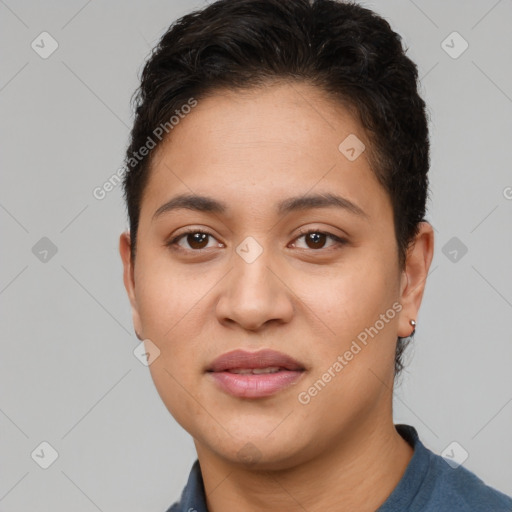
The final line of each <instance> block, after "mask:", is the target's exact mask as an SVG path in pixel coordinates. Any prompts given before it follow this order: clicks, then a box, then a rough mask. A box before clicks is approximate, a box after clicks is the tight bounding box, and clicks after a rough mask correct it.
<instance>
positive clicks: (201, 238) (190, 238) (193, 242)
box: [186, 232, 210, 249]
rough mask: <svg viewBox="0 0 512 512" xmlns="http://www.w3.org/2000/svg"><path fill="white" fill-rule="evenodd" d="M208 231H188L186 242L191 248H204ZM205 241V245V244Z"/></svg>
mask: <svg viewBox="0 0 512 512" xmlns="http://www.w3.org/2000/svg"><path fill="white" fill-rule="evenodd" d="M209 236H210V235H208V233H201V232H197V233H188V234H187V235H186V240H187V243H188V244H189V245H190V247H191V248H192V249H204V248H205V247H206V245H208V237H209ZM205 241H206V245H204V244H205Z"/></svg>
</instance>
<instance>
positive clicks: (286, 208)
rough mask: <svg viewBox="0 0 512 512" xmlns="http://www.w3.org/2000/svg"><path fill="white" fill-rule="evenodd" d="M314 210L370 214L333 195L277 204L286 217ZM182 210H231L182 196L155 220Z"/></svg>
mask: <svg viewBox="0 0 512 512" xmlns="http://www.w3.org/2000/svg"><path fill="white" fill-rule="evenodd" d="M312 208H341V209H344V210H346V211H348V212H350V213H352V214H354V215H357V216H359V217H364V218H368V214H367V213H366V212H365V211H364V210H363V209H362V208H361V207H360V206H358V205H357V204H355V203H353V202H352V201H350V200H349V199H347V198H346V197H342V196H339V195H336V194H331V193H325V194H309V195H303V196H296V197H290V198H288V199H285V200H283V201H280V202H279V203H278V204H277V214H278V215H285V214H287V213H291V212H296V211H304V210H309V209H312ZM180 209H187V210H194V211H198V212H206V213H216V214H217V213H218V214H221V213H225V212H226V211H227V210H228V209H229V208H228V205H227V204H226V203H223V202H222V201H218V200H217V199H214V198H212V197H208V196H202V195H197V194H181V195H179V196H176V197H173V198H172V199H171V200H169V201H167V202H166V203H165V204H163V205H162V206H160V208H158V209H157V210H156V211H155V213H154V214H153V220H154V219H155V218H157V217H159V216H160V215H162V214H164V213H168V212H171V211H174V210H180Z"/></svg>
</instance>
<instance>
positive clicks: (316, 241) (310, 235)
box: [293, 229, 347, 250]
mask: <svg viewBox="0 0 512 512" xmlns="http://www.w3.org/2000/svg"><path fill="white" fill-rule="evenodd" d="M302 237H305V243H306V245H307V247H305V248H306V249H313V250H318V249H325V248H326V247H325V242H326V240H327V239H331V240H332V241H333V242H334V243H333V244H332V245H331V246H328V247H327V248H329V247H333V246H336V245H344V244H346V243H347V240H345V239H343V238H340V237H338V236H336V235H333V234H332V233H326V232H325V231H320V230H318V229H310V230H308V231H301V233H300V236H298V237H297V238H296V239H295V240H299V239H300V238H302ZM293 245H295V244H293Z"/></svg>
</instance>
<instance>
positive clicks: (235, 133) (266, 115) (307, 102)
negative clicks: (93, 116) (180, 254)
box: [143, 83, 389, 215]
mask: <svg viewBox="0 0 512 512" xmlns="http://www.w3.org/2000/svg"><path fill="white" fill-rule="evenodd" d="M364 148H366V149H364ZM347 149H348V150H349V152H348V153H347V151H346V150H347ZM368 149H369V142H368V140H367V137H366V135H365V133H364V131H363V129H362V127H361V126H360V124H359V123H358V121H357V120H356V119H355V118H354V117H353V116H352V115H351V114H350V113H349V111H348V110H346V109H345V108H344V107H343V106H342V105H341V104H340V103H338V102H335V101H334V100H332V99H330V98H328V97H327V96H326V95H325V94H324V93H323V92H322V91H320V90H318V89H316V88H315V87H313V86H309V85H305V84H298V83H294V84H286V83H285V84H277V85H272V86H269V87H266V88H258V89H251V90H245V91H219V92H216V93H214V94H212V95H211V96H209V97H206V98H204V99H201V100H199V101H198V104H197V106H196V107H195V108H194V109H193V110H192V111H191V112H190V114H188V115H186V116H184V117H183V118H182V119H181V120H180V121H179V123H178V124H177V125H176V126H175V127H174V128H173V130H172V132H171V133H170V136H169V137H168V138H167V139H166V140H164V142H163V143H162V144H161V145H160V146H159V147H158V148H157V150H156V153H155V155H154V157H153V162H152V168H151V174H150V179H149V180H148V184H147V187H146V191H145V194H144V196H145V197H144V200H143V209H145V208H146V209H152V210H153V211H152V212H151V215H152V214H153V213H154V211H155V210H156V209H157V208H159V207H160V206H161V205H162V204H163V203H164V202H166V201H168V200H169V199H170V198H171V197H172V196H174V195H178V194H190V193H197V194H202V195H208V196H212V195H215V196H217V197H219V198H224V199H225V201H224V202H226V203H227V204H236V203H238V205H239V206H244V207H246V208H247V209H248V210H251V211H252V213H253V214H254V213H256V214H257V213H259V212H262V211H266V210H268V209H269V206H270V204H271V203H272V205H273V206H272V208H274V209H275V207H274V205H275V204H277V203H278V202H282V200H283V199H284V198H286V197H288V196H297V195H300V194H307V193H309V192H318V193H325V192H327V191H329V192H336V193H337V194H340V195H342V196H343V197H346V198H347V199H349V200H352V202H354V203H355V204H358V205H359V206H360V207H361V208H362V209H363V210H364V211H366V212H368V213H369V214H370V215H371V212H372V211H376V210H378V209H379V208H381V207H382V204H380V203H383V204H384V203H388V202H389V200H388V197H387V195H386V194H385V192H384V190H383V189H382V188H381V186H380V184H379V183H378V181H377V180H376V178H375V175H374V173H373V171H372V170H371V167H370V161H369V151H368ZM358 155H359V156H358ZM354 156H356V158H353V157H354ZM388 206H389V205H388ZM147 213H149V210H148V212H147Z"/></svg>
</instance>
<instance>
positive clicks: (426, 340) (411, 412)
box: [0, 0, 512, 512]
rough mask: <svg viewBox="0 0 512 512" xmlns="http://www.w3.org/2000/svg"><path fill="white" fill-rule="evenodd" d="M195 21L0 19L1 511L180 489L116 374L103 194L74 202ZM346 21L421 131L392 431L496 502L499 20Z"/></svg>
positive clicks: (161, 434) (506, 283) (124, 360)
mask: <svg viewBox="0 0 512 512" xmlns="http://www.w3.org/2000/svg"><path fill="white" fill-rule="evenodd" d="M200 5H202V4H200V3H198V2H185V1H170V0H168V1H151V2H142V1H138V2H136V1H131V2H122V1H121V0H116V1H109V2H90V1H89V2H87V1H83V0H79V1H78V0H77V1H70V0H67V1H64V0H54V1H47V2H36V1H28V0H27V1H23V2H15V1H14V0H0V43H1V44H0V52H1V75H0V106H1V118H0V130H1V133H0V137H1V139H0V140H1V156H0V158H1V161H0V165H1V169H2V174H1V188H0V222H1V226H2V245H1V248H2V249H1V256H2V260H1V261H2V264H1V266H0V302H1V311H2V324H1V332H2V337H1V344H2V345H1V356H0V431H1V435H0V458H1V463H0V510H1V511H4V512H14V511H24V512H25V511H28V510H38V511H54V512H56V511H64V510H73V511H75V512H81V511H84V512H85V511H95V510H101V511H105V512H106V511H120V510H123V511H126V512H129V511H143V510H144V511H150V510H154V511H163V510H165V509H166V508H167V507H168V506H169V505H170V504H171V503H172V502H173V501H174V500H175V499H176V498H177V497H178V495H179V494H180V492H181V489H182V487H183V486H184V484H185V482H186V478H187V475H188V472H189V469H190V465H191V464H192V462H193V460H194V459H195V451H194V446H193V443H192V440H191V439H190V437H189V435H188V434H187V433H186V432H184V431H183V430H182V429H181V428H180V427H179V426H178V425H177V424H176V422H175V421H174V420H173V418H172V417H171V416H170V414H169V413H168V412H167V410H166V409H165V407H164V405H163V404H162V403H161V401H160V398H159V396H158V394H157V392H156V390H155V388H154V386H153V383H152V381H151V378H150V375H149V370H148V368H147V367H145V366H144V365H143V364H141V363H140V362H139V360H138V359H136V358H135V357H134V355H133V350H134V349H135V347H136V346H137V345H138V340H137V339H136V337H135V336H134V335H133V330H132V324H131V314H130V308H129V303H128V299H127V298H126V296H125V291H124V288H123V284H122V269H121V261H120V258H119V256H118V252H117V244H118V235H119V233H120V232H121V231H122V230H123V229H125V228H126V227H127V223H126V219H125V210H124V205H123V202H122V196H121V188H120V187H117V188H116V189H115V190H113V191H112V192H110V193H109V194H108V195H107V197H105V199H103V200H97V199H95V198H94V196H93V193H92V191H93V189H94V188H95V187H97V186H101V185H102V184H103V183H104V182H105V181H106V180H107V179H108V178H109V177H110V176H111V175H112V174H114V173H115V172H116V170H117V169H118V168H119V167H120V166H121V164H122V158H123V152H124V149H125V145H126V143H127V140H128V130H129V126H130V123H131V119H132V117H131V115H132V114H131V110H130V104H129V100H130V96H131V94H132V92H133V91H134V90H135V88H136V86H137V83H138V82H137V74H138V72H139V71H140V69H141V67H142V63H143V61H144V59H145V58H146V56H147V55H148V52H149V50H150V47H151V46H152V45H154V44H155V43H156V42H157V40H158V38H159V36H160V35H161V34H162V33H163V31H164V30H165V29H166V28H167V26H168V25H169V24H170V23H171V22H172V21H173V20H174V19H176V18H177V17H179V16H181V15H183V14H185V13H186V12H188V11H190V10H192V9H193V8H195V7H198V6H200ZM364 5H367V6H369V7H371V8H374V9H376V10H377V11H378V12H379V13H381V14H383V15H384V16H385V17H386V18H387V19H388V20H389V21H390V23H391V24H392V26H393V28H394V29H395V30H397V31H398V32H399V33H400V34H401V35H402V36H403V37H404V40H405V43H406V45H407V46H408V47H409V55H410V56H411V57H412V58H413V59H414V60H415V61H416V62H417V63H418V65H419V68H420V74H421V76H422V88H423V95H424V97H425V99H426V101H427V103H428V104H429V107H430V112H431V117H432V121H431V133H432V148H433V149H432V169H431V191H432V200H431V201H430V203H429V217H428V218H429V220H431V222H432V224H433V226H434V228H435V230H436V247H435V256H434V261H433V263H432V267H431V275H430V277H429V280H428V283H427V288H426V292H425V298H424V303H423V306H422V309H421V312H420V315H419V318H418V319H417V320H418V327H417V330H416V332H417V335H416V339H415V343H414V348H413V349H411V350H410V351H409V353H408V357H407V359H408V360H409V367H408V369H407V370H406V372H405V373H404V376H403V378H402V381H401V386H400V387H399V388H398V389H397V390H396V400H395V420H396V422H397V423H398V422H405V423H409V424H412V425H415V426H416V428H417V429H418V431H419V433H420V436H421V437H422V439H423V440H424V442H425V444H426V445H427V446H429V447H430V448H431V449H432V450H434V451H436V452H438V453H441V452H443V450H444V449H445V448H446V447H447V446H448V445H450V443H452V442H453V441H457V442H458V443H459V444H460V445H461V446H462V447H463V448H464V449H465V450H466V451H467V452H468V453H469V457H468V458H467V460H466V461H465V462H464V466H465V467H467V468H468V469H470V470H472V471H474V472H476V473H477V474H478V475H479V476H480V477H481V478H482V479H484V480H485V481H486V482H487V483H489V484H490V485H492V486H494V487H496V488H498V489H500V490H502V491H504V492H506V493H508V494H512V465H511V461H512V436H510V432H511V426H512V372H511V370H510V368H511V362H512V343H511V341H512V336H511V334H510V320H511V318H512V314H511V313H512V271H511V266H510V262H511V258H510V255H511V254H512V229H511V227H512V226H511V220H512V200H511V198H512V188H511V187H512V173H511V167H510V158H509V151H510V146H511V143H512V138H511V136H512V116H511V114H512V72H511V66H510V63H511V62H512V36H511V31H510V26H511V21H512V1H511V0H501V1H496V0H485V1H484V0H479V1H471V2H468V1H462V0H459V1H445V0H443V1H441V0H438V1H429V2H427V1H420V0H416V1H415V2H413V1H407V0H400V1H398V0H396V1H381V2H376V1H375V2H365V4H364ZM43 31H47V32H49V33H50V34H51V36H52V37H53V38H54V39H55V40H56V41H57V42H58V45H59V47H58V49H57V50H56V51H55V52H54V53H53V54H52V55H51V56H49V57H48V58H46V59H43V58H41V57H40V55H39V54H38V53H36V51H34V50H33V49H32V47H31V43H32V41H34V40H36V43H37V41H40V39H38V36H39V34H40V33H41V32H43ZM453 31H457V32H458V33H460V34H461V36H462V37H463V38H464V39H465V40H466V41H467V42H468V43H469V47H468V49H467V50H466V51H465V52H464V53H462V54H461V55H460V56H458V58H453V57H452V56H450V55H449V54H448V53H447V52H446V51H445V49H444V48H443V46H442V41H444V40H445V39H446V38H447V36H449V34H451V33H452V32H453ZM452 41H453V42H452ZM39 44H40V45H41V43H39ZM446 44H447V45H449V46H451V47H452V48H451V49H449V48H448V49H449V51H451V52H452V54H453V53H454V52H456V53H458V52H459V51H460V49H462V41H461V40H460V39H457V38H456V39H453V37H451V38H448V40H447V43H445V45H446ZM45 48H46V50H48V49H49V48H50V42H49V40H48V39H47V40H46V43H45ZM507 187H508V188H507ZM43 237H47V238H48V239H49V240H50V241H51V242H52V244H54V246H55V247H56V248H57V252H56V254H54V255H53V254H52V251H51V246H49V242H48V241H47V240H43V241H40V240H41V238H43ZM453 237H456V240H452V241H450V240H451V239H452V238H453ZM36 244H39V245H36ZM447 244H448V245H447ZM34 246H35V249H33V248H34ZM464 247H466V248H467V253H466V254H463V252H464ZM443 248H444V249H443ZM44 250H48V251H49V252H48V253H45V252H44ZM454 251H455V252H454ZM455 256H456V257H457V259H455V260H454V258H455ZM43 441H46V442H48V443H49V444H50V445H51V446H53V447H54V449H55V450H56V451H57V452H58V454H59V457H58V458H57V460H56V461H55V462H54V463H53V464H52V465H51V466H50V467H49V468H48V469H42V468H41V467H40V466H39V465H38V464H36V462H35V461H34V460H33V458H32V457H31V453H33V452H34V450H36V448H38V447H39V445H40V443H41V442H43ZM457 450H460V449H459V448H457ZM36 453H39V454H40V459H39V460H42V459H43V458H44V457H47V456H49V452H48V450H46V452H44V449H43V452H41V449H40V448H39V451H37V450H36ZM42 453H45V455H44V456H43V455H41V454H42ZM34 458H35V459H36V460H37V456H35V457H34Z"/></svg>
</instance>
